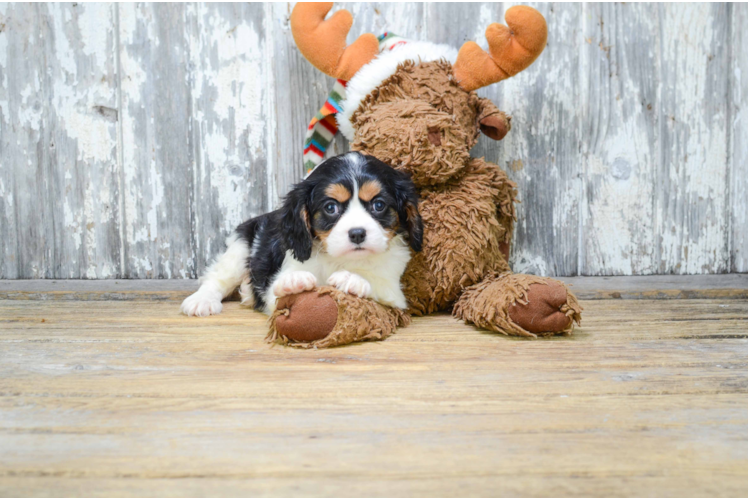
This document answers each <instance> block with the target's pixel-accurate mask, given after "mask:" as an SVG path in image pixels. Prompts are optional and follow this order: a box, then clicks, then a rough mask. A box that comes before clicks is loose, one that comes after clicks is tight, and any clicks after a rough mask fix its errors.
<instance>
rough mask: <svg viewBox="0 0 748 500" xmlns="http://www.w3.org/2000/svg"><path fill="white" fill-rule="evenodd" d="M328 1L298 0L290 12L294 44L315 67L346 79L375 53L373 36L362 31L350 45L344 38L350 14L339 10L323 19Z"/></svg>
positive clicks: (328, 4)
mask: <svg viewBox="0 0 748 500" xmlns="http://www.w3.org/2000/svg"><path fill="white" fill-rule="evenodd" d="M331 8H332V2H311V3H303V2H299V3H297V4H296V6H295V7H294V9H293V12H291V32H292V33H293V38H294V40H295V41H296V46H297V47H299V50H300V51H301V53H302V54H303V55H304V57H306V58H307V60H308V61H309V62H310V63H312V64H313V65H314V66H315V67H316V68H317V69H318V70H320V71H322V72H323V73H325V74H327V75H330V76H332V77H335V78H340V79H342V80H350V79H351V77H353V75H355V74H356V72H357V71H358V70H359V69H361V67H362V66H363V65H364V64H366V63H368V62H369V61H371V60H372V59H374V56H376V55H377V53H378V52H379V42H378V41H377V37H376V36H374V35H373V34H371V33H366V34H365V35H361V36H360V37H358V40H356V41H355V42H353V44H351V45H350V46H348V47H346V46H345V38H346V35H347V34H348V32H349V31H350V30H351V26H352V25H353V16H351V13H350V12H348V11H347V10H339V11H338V12H336V13H335V14H333V15H332V17H331V18H330V19H328V20H327V21H325V16H326V15H327V13H328V12H330V9H331Z"/></svg>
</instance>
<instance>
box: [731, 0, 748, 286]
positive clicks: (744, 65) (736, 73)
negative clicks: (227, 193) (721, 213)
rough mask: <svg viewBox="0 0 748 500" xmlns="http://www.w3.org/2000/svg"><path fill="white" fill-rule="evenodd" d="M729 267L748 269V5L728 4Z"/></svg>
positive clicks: (733, 270) (734, 270)
mask: <svg viewBox="0 0 748 500" xmlns="http://www.w3.org/2000/svg"><path fill="white" fill-rule="evenodd" d="M729 8H730V14H731V15H730V18H731V21H732V24H731V32H730V33H731V38H732V40H731V43H730V50H731V52H730V62H731V64H730V70H729V76H730V78H731V79H730V90H731V95H730V96H729V97H730V99H731V100H730V106H731V107H730V109H729V111H730V113H729V115H728V116H729V119H730V121H729V123H728V126H729V127H730V128H729V130H730V146H731V151H730V153H731V156H730V187H731V190H730V192H729V194H730V214H731V215H730V224H731V232H730V237H731V242H730V270H731V271H732V272H738V273H745V272H748V196H746V193H748V5H745V4H741V3H736V4H731V5H730V7H729Z"/></svg>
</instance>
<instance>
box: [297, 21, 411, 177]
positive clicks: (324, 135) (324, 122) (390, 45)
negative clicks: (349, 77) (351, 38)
mask: <svg viewBox="0 0 748 500" xmlns="http://www.w3.org/2000/svg"><path fill="white" fill-rule="evenodd" d="M377 38H378V39H379V52H385V51H389V50H392V49H394V48H395V47H397V46H399V45H403V44H406V43H408V40H406V39H404V38H401V37H399V36H397V35H396V34H394V33H390V32H385V33H384V34H383V35H380V36H379V37H377ZM346 85H348V82H346V81H345V80H337V81H336V82H335V85H334V86H333V88H332V90H331V91H330V95H329V96H328V97H327V100H326V101H325V104H324V105H323V106H322V108H321V109H320V110H319V111H318V112H317V114H316V115H314V118H312V121H311V122H309V127H307V130H306V137H305V138H304V168H305V169H306V174H307V175H309V174H310V173H311V172H312V170H314V168H315V167H316V166H317V165H319V164H320V163H321V162H322V160H323V159H324V158H325V151H327V148H328V146H330V143H332V141H333V139H334V138H335V134H337V133H338V123H337V121H336V120H335V115H336V114H337V113H340V112H342V111H343V109H342V108H341V107H340V103H341V102H343V101H344V100H345V95H346V94H345V88H346Z"/></svg>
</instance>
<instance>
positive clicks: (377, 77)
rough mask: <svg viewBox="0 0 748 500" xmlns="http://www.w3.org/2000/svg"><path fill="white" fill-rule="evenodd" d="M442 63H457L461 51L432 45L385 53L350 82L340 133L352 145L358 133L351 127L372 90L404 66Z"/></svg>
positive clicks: (420, 44) (416, 44)
mask: <svg viewBox="0 0 748 500" xmlns="http://www.w3.org/2000/svg"><path fill="white" fill-rule="evenodd" d="M439 59H445V60H447V61H449V62H450V63H453V64H454V62H455V61H456V60H457V49H455V48H454V47H450V46H449V45H439V44H436V43H431V42H408V43H406V44H404V45H398V46H397V47H395V48H394V49H392V50H388V51H385V52H381V53H380V54H379V55H378V56H377V57H376V58H375V59H373V60H372V61H371V62H370V63H368V64H366V65H365V66H364V67H362V68H361V69H360V70H358V72H357V73H356V74H355V75H353V78H351V79H350V81H349V82H348V86H347V87H346V99H345V100H344V101H343V102H342V103H341V107H342V108H343V111H342V113H338V114H337V115H336V118H337V121H338V127H339V129H340V132H342V134H343V135H344V136H345V138H346V139H348V140H349V141H352V140H353V136H354V130H353V125H351V116H352V115H353V113H355V111H356V110H357V109H358V107H359V105H360V104H361V101H363V100H364V98H365V97H366V96H367V95H369V94H370V93H371V91H372V90H374V89H375V88H377V87H378V86H379V84H381V83H382V82H383V81H384V80H386V79H387V78H389V77H390V76H392V75H394V74H395V71H397V66H398V65H399V64H400V63H401V62H403V61H408V60H410V61H413V62H416V63H417V62H431V61H438V60H439Z"/></svg>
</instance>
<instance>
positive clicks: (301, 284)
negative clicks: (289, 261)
mask: <svg viewBox="0 0 748 500" xmlns="http://www.w3.org/2000/svg"><path fill="white" fill-rule="evenodd" d="M315 286H317V278H315V277H314V275H313V274H312V273H310V272H308V271H291V272H288V273H285V274H282V275H280V276H279V277H278V279H277V280H275V284H274V285H273V293H274V294H275V296H276V297H285V296H286V295H293V294H295V293H301V292H305V291H307V290H312V289H314V287H315Z"/></svg>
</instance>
